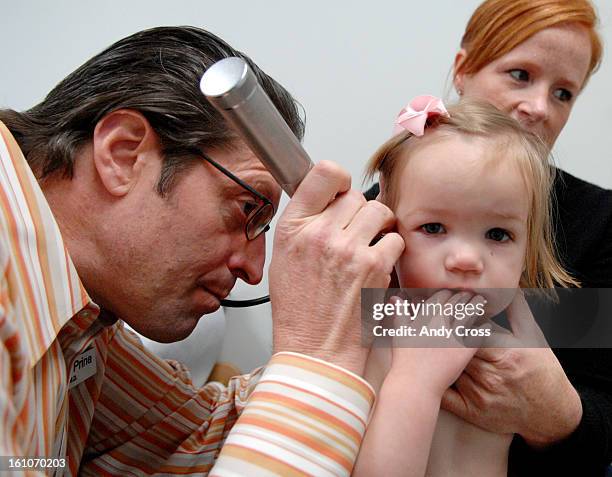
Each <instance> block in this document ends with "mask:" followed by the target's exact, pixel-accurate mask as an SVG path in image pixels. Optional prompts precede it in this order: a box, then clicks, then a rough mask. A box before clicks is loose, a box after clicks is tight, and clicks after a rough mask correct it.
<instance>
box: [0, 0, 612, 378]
mask: <svg viewBox="0 0 612 477" xmlns="http://www.w3.org/2000/svg"><path fill="white" fill-rule="evenodd" d="M479 3H480V0H461V1H457V0H430V1H424V2H416V1H407V0H404V1H390V0H379V1H376V2H373V1H353V2H348V1H336V2H332V1H329V0H327V1H322V0H310V1H308V2H305V1H300V2H295V1H293V2H292V1H280V0H269V1H266V2H254V1H252V0H248V1H247V0H233V1H231V2H226V1H223V2H222V1H219V2H211V1H203V0H189V1H187V0H183V1H173V2H169V1H159V0H146V1H145V0H138V1H135V0H134V1H127V0H121V1H118V0H112V1H100V0H99V1H97V2H93V1H84V0H54V1H52V2H50V1H45V0H39V1H23V2H16V1H13V0H1V2H0V55H1V56H2V68H1V70H0V107H12V108H15V109H25V108H28V107H30V106H32V105H33V104H35V103H36V102H38V101H40V100H41V99H42V98H43V97H44V95H45V94H46V93H47V92H48V91H49V90H50V89H51V88H52V87H53V86H54V85H55V84H56V83H57V82H58V81H59V80H60V79H62V78H63V77H64V76H65V75H66V74H68V73H69V72H70V71H72V70H73V69H74V68H76V67H77V66H78V65H80V64H81V63H82V62H84V61H85V60H86V59H87V58H89V57H90V56H92V55H94V54H95V53H97V52H99V51H100V50H102V49H103V48H104V47H106V46H108V45H110V44H111V43H112V42H114V41H116V40H118V39H120V38H122V37H124V36H127V35H129V34H131V33H134V32H136V31H138V30H141V29H144V28H148V27H153V26H159V25H185V24H190V25H195V26H199V27H203V28H206V29H209V30H211V31H213V32H214V33H217V34H218V35H219V36H221V37H223V38H224V39H225V40H227V41H228V42H229V43H231V44H232V45H233V46H235V47H237V48H238V49H241V50H243V51H244V52H246V53H247V54H249V55H250V56H251V57H252V58H253V59H254V60H255V61H256V62H257V63H259V64H260V66H262V67H263V68H264V69H265V70H266V71H267V72H268V73H270V74H271V75H272V76H274V77H275V78H276V79H277V80H279V81H280V82H281V83H282V84H284V85H285V86H286V87H287V88H288V89H289V90H290V91H291V92H292V93H293V94H294V96H295V97H296V98H297V99H298V100H299V101H300V102H301V103H302V105H303V106H304V107H305V109H306V113H307V132H306V139H305V146H306V149H307V150H308V151H309V152H310V154H311V156H312V157H313V159H314V160H315V161H317V160H321V159H332V160H335V161H337V162H339V163H340V164H342V165H343V166H344V167H346V168H347V169H348V170H349V171H350V172H351V173H352V174H353V177H354V183H355V184H356V185H357V184H360V183H361V174H362V170H363V165H364V163H365V161H366V159H367V157H368V156H369V155H370V154H371V153H372V152H373V151H374V150H375V148H376V146H377V145H378V144H380V143H381V142H382V141H384V140H385V139H386V138H387V137H388V135H389V132H390V129H391V123H392V121H393V118H394V116H395V114H396V113H397V112H398V111H399V109H400V108H401V107H402V106H403V105H404V104H405V103H406V102H407V101H408V100H409V99H410V98H411V97H412V96H414V95H416V94H423V93H431V94H436V95H443V94H444V93H445V88H446V86H447V85H448V83H449V81H450V80H449V79H448V74H449V71H450V65H451V62H452V59H453V56H454V53H455V50H456V48H457V47H458V43H459V40H460V38H461V34H462V32H463V28H464V26H465V23H466V22H467V20H468V18H469V16H470V14H471V12H472V11H473V9H474V8H475V7H476V6H477V5H478V4H479ZM594 3H595V4H596V5H597V7H598V9H599V13H600V16H601V20H602V28H601V33H602V35H603V37H604V41H605V44H606V46H609V45H610V44H611V43H612V42H611V41H610V39H611V38H612V2H610V1H607V0H596V1H595V2H594ZM611 84H612V62H610V61H608V60H607V58H606V59H605V61H604V64H603V66H602V68H601V70H600V71H599V72H598V73H597V74H596V75H595V76H594V77H593V78H592V80H591V82H590V84H589V86H588V88H587V89H586V90H585V92H584V93H583V94H582V97H581V98H580V99H579V101H578V102H577V104H576V107H575V109H574V113H573V115H572V118H571V120H570V122H569V123H568V125H567V126H566V129H565V131H564V133H563V134H562V135H561V137H560V139H559V141H558V143H557V147H556V158H557V161H558V162H559V163H560V164H561V166H562V167H563V168H565V169H567V170H568V171H570V172H572V173H574V174H576V175H578V176H579V177H582V178H584V179H587V180H590V181H592V182H595V183H597V184H600V185H603V186H606V187H612V168H611V167H609V161H610V160H611V159H612V158H611V157H610V156H611V155H612V152H610V151H611V149H612V95H611V94H610V86H609V85H611ZM258 288H259V289H253V288H252V287H238V288H237V289H236V291H235V293H234V295H235V296H236V297H246V296H248V297H254V296H259V295H260V294H261V293H265V290H266V289H267V284H266V283H263V284H262V285H261V286H260V287H258ZM227 316H228V320H229V321H228V330H230V333H231V336H232V338H231V342H230V343H229V345H228V346H226V351H225V352H224V354H227V349H229V348H231V349H236V348H237V347H240V348H242V349H243V350H246V351H244V352H242V354H241V355H240V357H239V358H238V359H237V360H236V359H234V361H237V362H238V363H239V364H240V365H241V366H242V367H243V368H245V369H246V368H248V367H250V366H251V365H252V364H259V363H261V362H264V361H265V357H266V355H267V349H268V348H269V346H270V338H269V308H268V307H267V306H261V307H259V308H258V309H254V310H251V311H250V312H246V313H245V312H244V311H229V312H228V313H227ZM240 333H243V334H244V336H242V337H241V336H240ZM230 354H232V355H233V353H230ZM232 357H233V356H232Z"/></svg>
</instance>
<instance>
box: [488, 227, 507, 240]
mask: <svg viewBox="0 0 612 477" xmlns="http://www.w3.org/2000/svg"><path fill="white" fill-rule="evenodd" d="M486 237H487V238H488V239H491V240H495V241H496V242H507V241H508V240H510V234H509V233H508V232H507V231H506V230H504V229H500V228H498V227H496V228H494V229H491V230H489V231H487V233H486Z"/></svg>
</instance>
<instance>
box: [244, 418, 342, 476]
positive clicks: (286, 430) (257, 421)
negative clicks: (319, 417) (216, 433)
mask: <svg viewBox="0 0 612 477" xmlns="http://www.w3.org/2000/svg"><path fill="white" fill-rule="evenodd" d="M244 425H249V426H254V427H258V428H260V429H266V430H268V431H272V432H275V433H277V434H280V435H281V436H284V437H288V438H290V439H293V440H294V441H297V442H299V443H301V444H304V445H305V446H306V447H308V448H309V449H312V450H314V451H315V452H318V453H319V454H321V455H324V456H326V457H328V458H329V459H332V460H333V461H335V462H337V463H338V464H340V465H341V466H342V467H344V468H345V469H346V471H347V472H349V473H350V471H351V469H352V468H353V462H352V461H351V460H349V459H347V457H346V456H344V455H342V454H340V453H338V452H337V451H336V450H335V449H334V450H332V449H331V447H330V446H329V445H328V444H326V443H325V442H324V441H322V440H321V439H316V438H314V437H311V436H309V435H306V434H304V433H302V432H299V431H297V430H295V429H292V428H290V427H289V426H288V425H286V424H277V423H273V422H271V421H270V420H267V419H262V418H260V417H256V416H252V415H244V414H243V415H242V416H240V419H238V423H237V426H244ZM234 432H238V433H239V432H240V430H239V427H237V428H236V431H234Z"/></svg>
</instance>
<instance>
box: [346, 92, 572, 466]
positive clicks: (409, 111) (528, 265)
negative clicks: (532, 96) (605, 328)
mask: <svg viewBox="0 0 612 477" xmlns="http://www.w3.org/2000/svg"><path fill="white" fill-rule="evenodd" d="M548 158H549V151H548V149H547V148H546V146H545V145H544V144H543V143H542V142H541V141H540V140H539V139H538V138H537V137H536V136H535V135H533V134H531V133H529V132H526V131H524V130H523V129H522V128H521V126H520V125H519V123H518V122H516V121H515V120H513V119H512V118H510V117H509V116H506V115H505V114H503V113H502V112H500V111H498V110H497V109H495V108H494V107H493V106H490V105H488V104H485V103H482V102H478V101H474V100H465V99H464V100H462V101H460V102H459V103H457V104H456V105H453V106H452V107H449V108H448V110H447V109H446V108H445V107H444V105H443V104H442V102H441V101H440V100H439V99H437V98H435V97H432V96H420V97H417V98H415V99H414V100H413V101H412V102H411V103H410V105H409V106H408V107H407V108H405V109H404V110H402V112H401V113H400V115H399V116H398V119H397V121H396V129H395V135H394V136H393V137H392V138H391V139H390V140H388V141H387V142H386V143H385V144H383V145H382V146H381V147H380V148H379V149H378V151H377V152H376V153H375V155H374V157H373V158H372V159H371V161H370V163H369V165H368V170H367V173H368V176H369V177H372V176H373V175H374V174H375V173H379V174H380V191H381V192H380V195H379V198H378V200H380V201H382V202H383V203H385V204H386V205H388V206H389V207H390V208H391V209H392V210H393V211H394V213H395V215H396V217H397V228H398V232H399V233H400V234H401V236H402V237H403V239H404V241H405V243H406V248H405V251H404V253H403V254H402V256H401V257H400V259H399V261H398V262H397V264H396V272H397V276H398V279H399V284H400V286H401V287H405V288H418V289H427V296H429V295H431V294H432V293H433V294H434V296H433V297H432V298H431V299H433V300H436V301H448V302H453V303H458V302H462V301H463V302H469V301H470V300H474V297H475V296H480V297H484V298H486V299H487V301H490V302H495V301H496V299H495V298H493V299H490V297H488V296H486V295H487V293H489V292H488V290H489V289H506V290H513V289H514V290H518V289H519V287H522V288H549V289H550V288H553V287H554V286H555V285H560V286H577V285H578V283H577V282H576V281H575V280H574V279H573V278H572V277H571V276H570V275H569V274H568V273H567V272H566V271H565V270H564V269H563V268H562V267H561V265H560V264H559V261H558V260H557V258H556V256H555V251H554V244H553V241H552V233H551V217H550V214H551V212H550V201H549V194H550V190H551V184H552V180H553V174H554V168H553V167H552V166H551V164H550V163H549V159H548ZM423 294H425V292H424V293H423ZM501 297H502V298H501V301H502V302H501V303H500V298H499V296H498V297H497V303H496V304H495V307H496V308H498V309H495V310H493V311H491V310H490V313H488V315H489V316H490V315H494V314H496V313H497V312H499V311H501V310H502V309H505V308H506V307H507V306H508V305H510V303H511V302H513V301H516V300H522V299H523V297H522V292H520V290H518V291H512V292H511V293H502V294H501ZM474 352H475V350H473V349H472V350H470V349H468V348H437V349H435V348H400V347H394V348H393V349H392V350H391V349H389V348H386V349H384V348H373V350H372V353H371V357H370V360H369V363H368V369H367V372H366V377H367V378H368V379H370V380H371V382H373V383H376V382H378V383H379V384H381V388H380V392H379V397H378V404H377V407H376V410H375V413H374V416H373V418H372V421H371V423H370V425H369V428H368V432H367V434H366V438H365V441H364V445H363V447H362V452H361V454H360V456H359V460H358V463H357V466H356V475H385V476H387V475H423V474H424V473H426V474H427V475H431V476H436V477H438V476H439V477H446V476H449V475H453V476H474V475H483V476H484V475H486V476H498V475H499V476H505V475H506V474H507V461H508V450H509V447H510V442H511V440H512V435H499V434H493V433H489V432H487V431H484V430H482V429H480V428H477V427H476V426H473V425H471V424H469V423H467V422H465V421H463V420H461V419H459V418H457V417H456V416H454V415H452V414H450V413H447V412H445V411H440V410H439V406H440V401H441V398H442V394H443V393H444V392H445V391H446V389H447V388H448V387H449V386H451V385H452V384H453V382H454V381H455V380H456V379H457V378H458V376H459V375H460V374H461V371H462V370H463V368H464V367H465V366H466V365H467V363H468V362H469V360H470V359H471V357H472V355H473V353H474ZM387 371H388V372H387ZM434 428H435V432H434ZM428 456H429V457H428Z"/></svg>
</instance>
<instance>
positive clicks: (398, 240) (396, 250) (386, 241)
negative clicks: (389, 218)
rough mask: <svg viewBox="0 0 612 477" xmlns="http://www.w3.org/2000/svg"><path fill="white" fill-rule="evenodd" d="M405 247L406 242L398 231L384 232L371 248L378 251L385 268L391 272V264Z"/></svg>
mask: <svg viewBox="0 0 612 477" xmlns="http://www.w3.org/2000/svg"><path fill="white" fill-rule="evenodd" d="M405 247H406V244H405V243H404V239H403V238H402V236H401V235H400V234H398V233H395V232H391V233H388V234H385V235H384V237H383V238H381V239H380V240H379V241H378V242H377V243H376V245H374V246H373V247H372V248H374V249H375V250H377V251H378V256H379V257H380V259H381V260H383V266H384V267H385V270H389V273H391V271H392V270H393V266H394V265H395V263H396V262H397V260H398V259H399V257H400V255H401V254H402V252H403V251H404V248H405Z"/></svg>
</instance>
